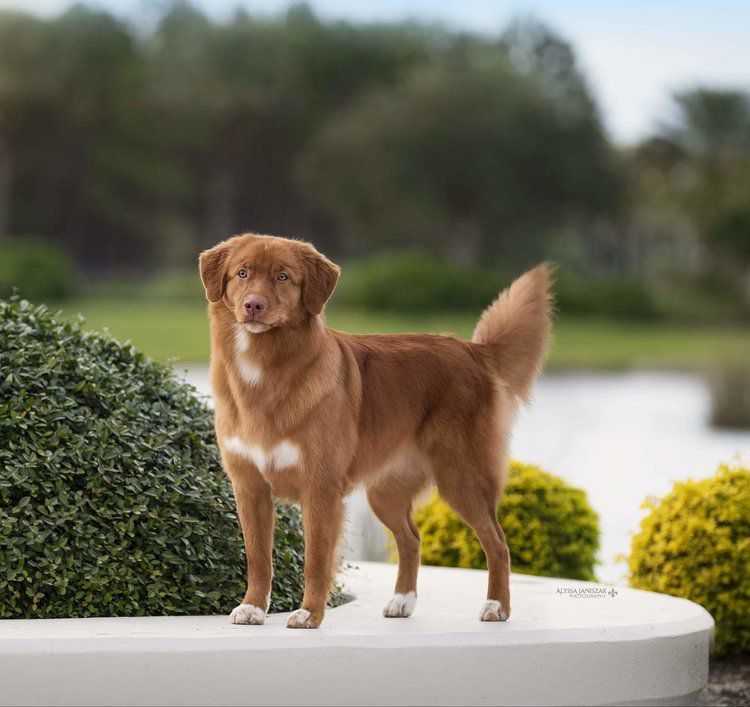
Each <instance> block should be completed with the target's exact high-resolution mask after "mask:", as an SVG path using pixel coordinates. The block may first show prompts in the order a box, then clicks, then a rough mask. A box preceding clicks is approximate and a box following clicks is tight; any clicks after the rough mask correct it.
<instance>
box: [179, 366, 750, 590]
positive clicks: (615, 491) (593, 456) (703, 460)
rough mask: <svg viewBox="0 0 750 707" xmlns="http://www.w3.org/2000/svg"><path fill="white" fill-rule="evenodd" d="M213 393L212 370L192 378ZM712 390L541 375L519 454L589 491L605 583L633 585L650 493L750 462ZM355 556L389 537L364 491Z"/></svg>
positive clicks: (747, 448)
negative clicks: (633, 560)
mask: <svg viewBox="0 0 750 707" xmlns="http://www.w3.org/2000/svg"><path fill="white" fill-rule="evenodd" d="M185 375H186V378H187V380H188V381H189V382H190V383H192V384H193V385H195V386H196V388H198V390H200V391H201V392H203V393H206V394H208V393H209V392H210V389H209V384H208V374H207V369H206V368H205V367H199V368H192V369H189V370H188V371H186V372H185ZM709 404H710V401H709V394H708V389H707V387H706V385H705V383H704V381H703V380H702V379H701V378H700V377H699V376H696V375H690V374H681V373H680V374H678V373H664V372H648V371H635V372H630V373H569V374H552V375H545V376H543V377H542V378H541V379H540V380H539V381H538V382H537V385H536V387H535V391H534V401H533V404H532V406H531V407H530V408H528V409H525V410H523V411H522V412H521V413H520V414H519V416H518V420H517V424H516V427H515V432H514V436H513V442H512V456H513V457H514V458H515V459H518V460H520V461H524V462H529V463H533V464H538V465H539V466H541V467H542V468H544V469H545V470H547V471H550V472H552V473H554V474H557V475H559V476H562V477H563V478H564V479H566V480H567V481H569V482H570V483H572V484H575V485H576V486H579V487H581V488H583V489H585V491H586V492H587V493H588V498H589V502H590V503H591V505H592V506H593V507H594V509H595V510H596V511H597V512H598V513H599V516H600V520H601V526H602V548H601V551H600V562H601V564H600V565H599V567H598V568H597V577H598V578H599V580H600V581H603V582H608V583H615V584H620V583H624V582H625V567H624V564H622V563H618V562H617V561H616V558H617V555H619V554H620V553H627V552H628V550H629V547H630V538H631V535H632V533H633V532H634V531H636V530H637V529H638V524H639V521H640V518H641V517H642V515H643V511H642V510H641V508H640V505H641V503H642V502H643V500H644V499H645V498H646V496H648V495H657V496H658V495H662V494H664V493H666V492H667V491H668V490H669V489H670V487H671V485H672V482H673V481H675V480H680V479H686V478H689V477H692V478H700V477H704V476H710V475H711V474H712V473H713V472H714V470H715V469H716V467H717V465H718V464H719V462H722V461H732V460H733V459H735V458H737V457H738V456H741V457H742V458H743V459H744V460H745V461H750V431H721V430H714V429H712V428H710V427H709V425H708V414H709ZM345 547H346V555H347V557H348V558H349V559H361V560H366V559H383V558H384V556H385V553H386V549H385V535H384V533H383V531H382V529H381V527H380V525H379V523H378V522H377V520H376V519H375V518H374V517H372V515H371V513H370V512H369V509H368V508H367V505H366V502H365V500H364V497H363V496H362V494H361V493H357V494H355V495H354V496H353V497H352V498H351V499H350V501H349V525H348V530H347V537H346V542H345Z"/></svg>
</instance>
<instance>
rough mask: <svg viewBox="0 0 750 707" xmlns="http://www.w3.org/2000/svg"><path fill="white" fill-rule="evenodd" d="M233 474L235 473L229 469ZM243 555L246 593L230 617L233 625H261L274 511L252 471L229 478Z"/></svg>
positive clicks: (267, 598) (260, 480)
mask: <svg viewBox="0 0 750 707" xmlns="http://www.w3.org/2000/svg"><path fill="white" fill-rule="evenodd" d="M233 471H235V470H233ZM231 479H232V487H233V488H234V497H235V500H236V502H237V514H238V515H239V517H240V524H241V525H242V536H243V538H244V541H245V554H246V556H247V592H246V593H245V598H244V599H243V600H242V603H241V604H240V605H239V606H237V607H236V608H235V609H234V610H233V611H232V614H231V616H230V619H231V621H232V623H235V624H262V623H263V622H264V621H265V619H266V612H267V611H268V608H269V605H270V601H271V580H272V579H273V565H272V555H271V553H272V552H273V527H274V510H273V499H272V497H271V489H270V487H269V486H268V484H267V483H266V482H265V481H264V480H263V478H262V477H261V476H260V474H259V473H257V472H256V471H255V470H250V469H245V470H236V471H235V473H233V474H232V475H231Z"/></svg>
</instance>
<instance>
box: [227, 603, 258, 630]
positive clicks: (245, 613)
mask: <svg viewBox="0 0 750 707" xmlns="http://www.w3.org/2000/svg"><path fill="white" fill-rule="evenodd" d="M229 620H230V621H231V622H232V623H233V624H256V625H260V624H262V623H264V622H265V620H266V612H265V611H263V609H261V608H260V607H259V606H254V605H253V604H240V605H239V606H235V607H234V609H232V613H231V614H229Z"/></svg>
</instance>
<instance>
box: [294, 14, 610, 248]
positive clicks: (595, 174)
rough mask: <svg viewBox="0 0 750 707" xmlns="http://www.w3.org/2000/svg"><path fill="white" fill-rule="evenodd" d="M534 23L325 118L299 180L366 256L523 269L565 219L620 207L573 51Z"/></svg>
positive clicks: (457, 51) (460, 51) (449, 55)
mask: <svg viewBox="0 0 750 707" xmlns="http://www.w3.org/2000/svg"><path fill="white" fill-rule="evenodd" d="M528 27H529V28H530V31H531V32H533V34H534V36H533V37H531V38H529V37H528V36H527V33H526V30H525V29H524V27H521V26H518V27H516V28H514V30H513V32H512V33H511V34H510V35H508V36H506V37H505V38H504V39H503V40H502V41H501V43H500V44H499V45H490V44H486V43H475V44H473V45H472V44H469V45H468V46H467V45H466V42H465V41H464V42H462V43H461V44H460V45H454V46H453V51H448V52H446V56H445V59H444V60H442V61H437V62H433V63H431V64H430V65H428V66H422V67H417V68H416V69H414V70H412V71H411V72H410V73H409V74H408V76H407V77H406V79H405V80H404V81H402V82H401V83H399V84H398V85H397V86H395V87H392V88H387V89H382V90H376V91H372V92H370V93H368V94H367V95H365V96H363V97H362V98H361V99H360V100H358V101H356V102H354V103H353V104H352V105H350V106H349V107H348V108H344V109H343V110H342V111H341V112H340V113H338V115H336V116H334V117H332V118H331V119H330V120H329V121H328V122H327V123H326V124H325V126H324V127H323V129H322V130H321V132H320V133H319V134H318V135H317V137H316V139H315V140H314V141H313V143H312V144H311V145H310V147H309V149H308V150H307V152H306V153H305V155H304V157H303V159H302V161H301V164H300V166H299V176H300V182H301V184H303V185H304V188H305V190H306V191H307V192H308V193H310V194H311V195H313V197H314V198H315V199H316V200H317V201H318V203H319V204H321V206H322V207H323V208H325V209H326V210H327V211H328V212H329V213H331V214H333V215H334V216H335V217H336V218H337V219H338V220H339V221H340V222H341V223H342V224H343V227H344V228H345V230H346V233H347V235H349V237H350V238H354V237H355V236H354V234H357V239H358V246H359V247H360V248H361V249H366V248H369V247H373V246H380V245H394V244H402V243H404V242H411V243H417V244H419V245H424V246H427V247H437V248H438V249H440V250H441V251H442V252H443V253H445V254H448V255H450V256H451V257H453V258H455V259H457V260H458V261H460V262H463V263H477V262H480V261H481V260H482V259H484V258H486V257H496V256H498V255H501V254H502V255H503V256H504V257H506V258H507V259H509V260H516V261H517V262H519V261H521V262H525V261H528V260H529V259H532V258H538V257H540V256H541V255H542V253H543V251H544V249H545V244H546V236H547V235H548V233H549V231H550V230H552V229H555V228H559V227H560V224H570V223H577V224H580V223H585V222H586V221H589V220H592V219H594V218H596V217H598V216H605V215H608V214H610V213H611V212H612V211H613V210H614V207H615V205H616V203H617V188H616V187H617V181H616V175H615V174H614V171H613V169H612V167H611V164H610V156H609V153H608V147H607V144H606V141H605V139H604V136H603V134H602V131H601V127H600V124H599V119H598V116H597V114H596V111H595V109H594V106H593V103H592V102H591V100H590V98H589V97H588V94H587V92H586V90H585V87H584V86H583V84H582V82H581V81H580V77H578V75H577V73H576V72H575V70H574V69H573V68H571V67H572V57H571V55H570V53H569V49H568V48H567V47H566V45H564V44H563V43H561V42H559V40H557V39H555V38H553V37H552V35H549V34H548V33H546V31H544V30H543V29H542V28H540V27H539V26H538V25H528ZM544 42H546V43H547V48H546V49H543V48H541V44H543V43H544ZM517 46H518V50H516V47H517ZM552 46H554V47H555V50H554V51H553V50H552V49H551V48H550V47H552ZM521 50H523V52H525V53H529V52H530V53H531V55H530V56H528V57H527V58H526V59H523V60H522V59H521V58H520V54H521ZM553 55H554V56H555V57H558V55H559V56H560V57H562V59H561V60H560V62H561V63H560V62H558V64H559V65H558V64H554V62H553V61H552V58H550V57H552V56H553ZM509 56H510V57H513V60H512V61H511V60H509V58H508V57H509ZM516 64H519V65H521V64H522V65H523V67H524V68H523V70H521V69H519V68H517V66H516ZM553 64H554V65H553ZM556 72H557V73H562V74H564V75H565V76H566V80H567V82H568V83H567V86H561V85H560V84H559V83H558V78H556ZM566 72H567V73H566ZM561 91H562V93H563V94H567V93H569V92H570V93H572V94H574V95H575V96H576V97H577V98H576V100H569V101H562V100H561V96H562V94H561V93H560V92H561Z"/></svg>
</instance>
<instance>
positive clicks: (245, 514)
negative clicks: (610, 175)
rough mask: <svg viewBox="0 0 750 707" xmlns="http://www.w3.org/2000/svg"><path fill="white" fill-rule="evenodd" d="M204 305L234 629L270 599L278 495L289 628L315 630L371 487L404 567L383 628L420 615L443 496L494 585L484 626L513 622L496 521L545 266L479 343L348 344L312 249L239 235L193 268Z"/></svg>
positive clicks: (535, 340)
mask: <svg viewBox="0 0 750 707" xmlns="http://www.w3.org/2000/svg"><path fill="white" fill-rule="evenodd" d="M200 272H201V278H202V280H203V284H204V286H205V288H206V296H207V297H208V300H209V315H210V320H211V345H212V356H211V380H212V384H213V390H214V395H215V400H216V436H217V440H218V443H219V448H220V449H221V454H222V460H223V463H224V467H225V469H226V471H227V474H228V475H229V478H230V479H231V481H232V486H233V488H234V493H235V498H236V500H237V509H238V513H239V516H240V521H241V524H242V530H243V535H244V540H245V547H246V551H247V565H248V567H247V569H248V589H247V593H246V594H245V597H244V599H243V601H242V604H240V605H239V606H238V607H237V608H236V609H235V610H234V611H233V612H232V620H233V621H235V622H236V623H262V622H263V620H264V618H265V612H266V611H267V610H268V601H269V599H268V598H269V594H270V590H271V579H272V577H271V572H272V570H271V552H272V542H273V502H272V498H273V496H277V497H281V498H285V499H290V500H293V501H297V502H299V503H300V504H301V507H302V515H303V521H304V528H305V593H304V599H303V602H302V607H301V608H300V609H299V610H298V611H296V612H294V614H292V616H291V617H290V619H289V621H288V623H287V625H288V626H289V627H292V628H315V627H317V626H319V625H320V623H321V621H322V620H323V615H324V612H325V607H326V602H327V599H328V594H329V591H330V587H331V583H332V580H333V577H334V572H335V567H336V564H337V556H336V552H337V543H338V540H339V536H340V533H341V526H342V522H343V518H344V497H345V496H346V494H347V493H349V492H350V491H351V490H352V489H353V488H354V487H355V486H356V485H358V484H364V486H365V487H366V489H367V497H368V500H369V502H370V505H371V506H372V509H373V511H374V512H375V514H376V515H377V516H378V518H380V520H381V521H382V522H383V523H384V524H385V525H386V526H387V527H388V528H390V530H391V531H392V532H393V534H394V537H395V539H396V544H397V547H398V554H399V569H398V579H397V581H396V594H395V596H394V598H393V599H392V600H391V601H390V602H389V603H388V604H387V606H386V609H385V612H384V613H385V615H386V616H408V615H409V614H410V613H411V611H412V610H413V608H414V603H415V600H416V583H417V571H418V568H419V547H420V539H419V533H418V531H417V528H416V526H415V525H414V521H413V520H412V504H413V502H414V499H415V498H416V497H417V496H418V495H419V494H420V493H421V492H422V491H424V490H425V489H426V488H428V487H429V486H430V485H432V484H436V485H437V488H438V491H439V492H440V494H441V495H442V496H443V498H444V499H445V500H446V501H447V502H448V503H449V504H450V505H451V506H452V507H453V508H454V509H455V510H456V511H457V512H458V513H459V514H460V515H461V516H462V517H463V518H464V519H465V520H466V522H467V523H468V524H469V525H470V526H471V527H472V528H474V530H475V531H476V533H477V535H478V537H479V540H480V542H481V543H482V547H483V548H484V551H485V553H486V555H487V563H488V568H489V585H488V590H487V601H486V602H485V604H484V606H483V607H482V611H481V615H480V618H481V619H482V620H488V621H500V620H505V619H507V617H508V616H509V615H510V590H509V586H508V579H509V572H510V556H509V553H508V548H507V545H506V543H505V536H504V534H503V531H502V529H501V527H500V525H499V523H498V521H497V516H496V512H495V509H496V506H497V502H498V499H499V496H500V493H501V491H502V485H503V480H504V474H505V467H506V463H507V454H508V435H509V432H510V427H511V422H512V418H513V414H514V412H515V410H516V408H517V406H518V403H519V401H523V400H527V399H528V396H529V392H530V388H531V385H532V382H533V380H534V378H535V376H536V374H537V373H538V371H539V368H540V366H541V363H542V360H543V358H544V354H545V351H546V347H547V343H548V340H549V336H550V309H551V295H550V285H551V272H550V269H549V268H548V267H547V266H540V267H537V268H535V269H534V270H531V271H530V272H527V273H526V274H525V275H523V276H522V277H521V278H519V279H518V280H517V281H516V282H514V283H513V285H512V286H511V287H510V288H509V289H508V290H506V291H505V292H503V293H502V294H501V295H500V296H499V297H498V299H497V300H496V301H495V302H494V303H493V304H492V305H490V307H489V308H488V309H487V310H486V311H485V313H484V314H483V315H482V318H481V319H480V321H479V324H478V325H477V329H476V332H475V334H474V339H473V341H472V342H468V341H463V340H460V339H458V338H454V337H452V336H431V335H423V334H403V335H382V336H380V335H378V336H375V335H371V336H360V335H353V334H345V333H343V332H339V331H334V330H332V329H329V328H328V327H327V326H326V325H325V323H324V320H323V316H322V312H323V308H324V305H325V303H326V301H327V300H328V298H329V297H330V296H331V294H332V292H333V290H334V287H335V286H336V281H337V279H338V275H339V269H338V267H337V266H336V265H334V264H333V263H331V262H330V261H329V260H328V259H326V258H325V257H324V256H323V255H321V254H320V253H318V251H317V250H315V248H313V246H312V245H310V244H308V243H304V242H301V241H296V240H290V239H286V238H275V237H271V236H259V235H254V234H247V235H243V236H237V237H235V238H231V239H229V240H227V241H224V242H222V243H220V244H218V245H217V246H215V247H214V248H211V249H210V250H207V251H205V252H203V253H202V254H201V256H200Z"/></svg>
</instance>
